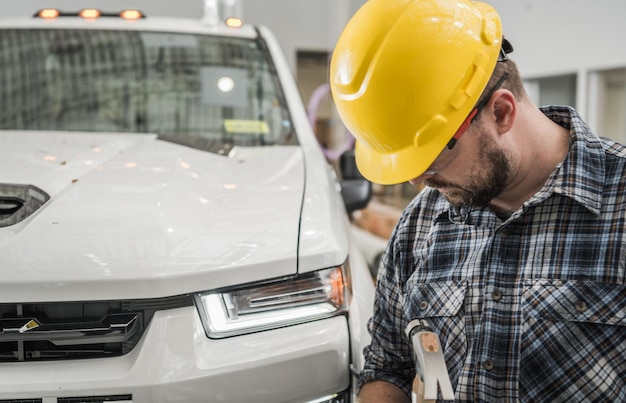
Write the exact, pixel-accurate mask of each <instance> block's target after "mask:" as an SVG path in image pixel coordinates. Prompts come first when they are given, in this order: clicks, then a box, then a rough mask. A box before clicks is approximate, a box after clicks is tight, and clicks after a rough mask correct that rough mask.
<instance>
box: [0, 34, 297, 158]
mask: <svg viewBox="0 0 626 403" xmlns="http://www.w3.org/2000/svg"><path fill="white" fill-rule="evenodd" d="M0 99H1V101H2V104H3V105H4V107H3V108H2V110H0V129H2V130H75V131H106V132H132V133H155V134H157V135H158V136H159V137H160V138H162V139H164V140H168V141H172V142H176V143H181V144H185V145H188V146H192V147H195V148H199V149H205V150H208V151H210V150H211V149H213V148H215V147H217V148H216V149H223V148H224V147H223V145H224V144H232V145H239V146H261V145H273V144H291V143H295V142H296V136H295V135H293V132H292V130H293V127H292V125H291V121H290V117H289V114H288V112H287V108H286V105H285V101H284V97H283V94H282V88H281V87H280V85H279V83H278V80H277V77H276V74H275V71H274V66H273V65H272V63H271V62H270V59H269V57H268V55H267V50H266V49H265V45H264V43H263V42H262V41H260V40H253V39H245V38H226V37H217V36H208V35H187V34H177V33H158V32H137V31H126V32H124V31H105V30H102V31H93V30H71V29H65V30H46V29H40V30H20V29H12V30H11V29H7V30H2V31H0Z"/></svg>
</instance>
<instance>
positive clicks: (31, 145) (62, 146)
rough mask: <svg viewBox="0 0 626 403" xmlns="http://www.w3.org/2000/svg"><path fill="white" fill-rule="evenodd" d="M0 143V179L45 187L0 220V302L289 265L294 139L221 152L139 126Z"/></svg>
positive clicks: (156, 292)
mask: <svg viewBox="0 0 626 403" xmlns="http://www.w3.org/2000/svg"><path fill="white" fill-rule="evenodd" d="M0 150H1V151H0V157H1V158H0V172H1V173H2V174H1V175H0V184H23V185H33V186H36V187H37V188H39V189H41V190H42V191H44V192H46V193H47V194H48V195H49V196H50V199H49V200H48V201H47V202H46V203H45V204H44V205H43V206H42V207H41V208H39V209H38V210H36V211H35V212H34V213H33V214H32V215H31V216H29V217H28V218H26V219H24V220H23V221H21V222H19V223H17V224H15V225H11V226H7V227H4V228H0V276H1V277H2V281H1V282H0V295H2V302H19V301H21V300H23V297H24V295H28V297H29V300H30V302H39V301H55V300H65V301H68V300H86V299H89V300H97V299H111V298H155V297H162V296H171V295H180V294H185V293H189V292H195V291H203V290H208V289H214V288H220V287H227V286H230V285H234V284H242V283H247V282H253V281H259V280H263V279H268V278H275V277H280V276H286V275H291V274H294V273H296V271H297V257H298V256H297V250H298V249H297V248H298V238H299V234H298V230H299V224H300V213H301V207H302V202H303V192H304V175H305V172H304V171H305V169H304V161H303V154H302V151H301V149H300V148H299V147H296V146H281V147H251V148H235V149H234V150H233V151H232V152H231V153H230V155H229V156H222V155H218V154H214V153H208V152H204V151H199V150H195V149H192V148H189V147H185V146H181V145H176V144H172V143H168V142H165V141H161V140H159V139H158V138H157V136H156V135H150V134H119V133H117V134H109V133H84V132H49V131H47V132H36V131H32V132H23V131H20V132H11V131H5V132H0ZM0 189H1V185H0ZM0 193H1V190H0ZM33 296H34V299H35V300H36V301H35V300H33Z"/></svg>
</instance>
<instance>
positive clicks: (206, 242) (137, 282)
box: [0, 3, 374, 403]
mask: <svg viewBox="0 0 626 403" xmlns="http://www.w3.org/2000/svg"><path fill="white" fill-rule="evenodd" d="M113 4H114V3H111V5H113ZM122 11H123V10H112V11H111V10H96V9H85V10H56V9H46V10H40V12H37V13H36V14H35V15H28V16H25V17H24V18H12V19H3V20H0V101H1V104H2V108H0V402H41V403H53V402H59V403H77V402H113V401H115V402H145V403H157V402H202V403H206V402H255V403H257V402H307V401H308V402H320V403H321V402H327V403H330V402H350V401H354V379H353V375H352V371H351V370H352V369H355V368H356V369H358V368H359V367H360V366H361V365H362V356H361V352H362V348H363V346H364V345H365V344H367V343H368V341H369V339H368V335H367V332H366V321H367V319H368V318H369V316H370V314H371V309H372V303H373V292H374V291H373V289H374V284H373V280H372V278H371V276H370V273H369V270H368V267H367V263H366V261H365V260H364V258H363V255H362V253H361V252H360V251H359V250H358V249H357V248H356V247H355V245H354V242H353V241H352V240H351V232H350V224H349V219H348V213H349V212H350V211H351V210H353V209H355V208H359V207H363V206H364V205H365V203H367V199H368V197H369V187H368V185H369V184H368V183H366V182H365V181H363V180H362V179H360V178H345V177H341V175H337V174H336V171H335V170H334V169H333V168H332V166H331V165H330V164H329V163H328V162H327V161H326V160H325V158H324V156H323V154H322V152H321V150H320V147H319V145H318V143H317V141H316V138H315V136H314V134H313V132H312V129H311V127H310V124H309V122H308V119H307V116H306V112H305V109H304V107H303V105H302V102H301V99H300V95H299V92H298V89H297V87H296V85H295V82H294V80H293V75H292V72H291V71H290V68H289V66H288V64H287V63H286V61H285V60H284V58H283V56H282V54H281V51H280V49H279V46H278V45H277V41H276V40H275V38H274V37H273V36H272V34H271V32H269V31H268V30H267V29H266V28H264V27H263V26H258V27H254V26H249V25H246V24H245V23H243V24H242V21H241V20H239V19H230V20H228V21H227V22H223V21H222V20H221V19H220V20H219V21H218V20H216V19H211V18H209V19H206V18H205V19H204V20H202V19H200V18H199V19H198V20H177V19H171V18H152V17H150V16H145V15H143V14H142V13H141V12H138V11H135V10H126V11H124V12H122ZM348 163H350V160H348ZM338 176H339V178H338ZM342 196H343V197H342ZM346 207H347V208H346Z"/></svg>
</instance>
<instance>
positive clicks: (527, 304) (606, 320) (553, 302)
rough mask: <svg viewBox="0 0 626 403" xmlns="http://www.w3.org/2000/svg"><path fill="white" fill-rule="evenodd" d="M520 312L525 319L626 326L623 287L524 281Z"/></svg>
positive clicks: (591, 283) (619, 285) (586, 283)
mask: <svg viewBox="0 0 626 403" xmlns="http://www.w3.org/2000/svg"><path fill="white" fill-rule="evenodd" d="M523 297H524V300H523V304H524V309H525V312H526V314H527V315H528V317H529V318H532V319H536V320H546V321H551V322H563V321H565V322H580V323H593V324H599V325H615V326H626V285H623V284H605V283H597V282H591V281H563V280H544V279H540V280H528V281H527V282H526V286H525V287H524V294H523Z"/></svg>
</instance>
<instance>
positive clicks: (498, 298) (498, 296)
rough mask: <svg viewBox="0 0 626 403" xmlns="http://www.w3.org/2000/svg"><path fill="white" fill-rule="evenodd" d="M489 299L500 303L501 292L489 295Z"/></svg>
mask: <svg viewBox="0 0 626 403" xmlns="http://www.w3.org/2000/svg"><path fill="white" fill-rule="evenodd" d="M491 298H493V300H494V301H500V300H501V299H502V292H501V291H494V292H493V293H492V294H491Z"/></svg>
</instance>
